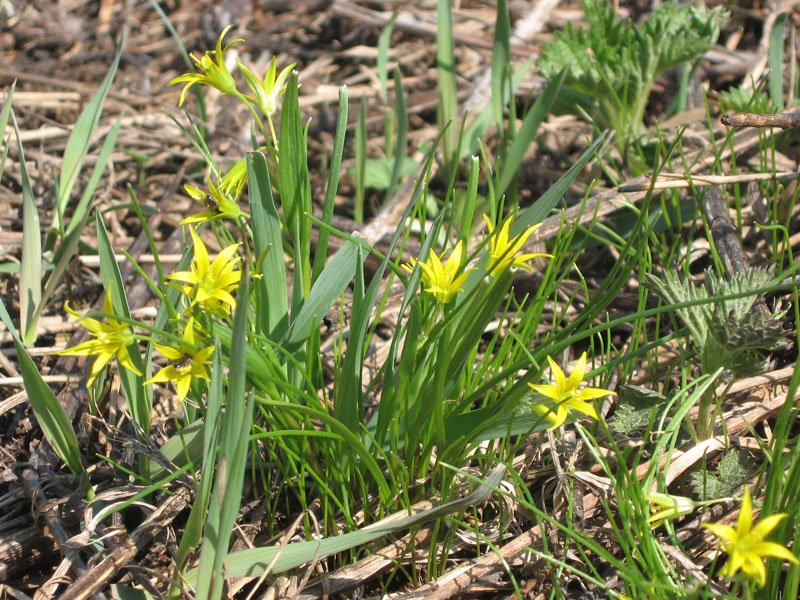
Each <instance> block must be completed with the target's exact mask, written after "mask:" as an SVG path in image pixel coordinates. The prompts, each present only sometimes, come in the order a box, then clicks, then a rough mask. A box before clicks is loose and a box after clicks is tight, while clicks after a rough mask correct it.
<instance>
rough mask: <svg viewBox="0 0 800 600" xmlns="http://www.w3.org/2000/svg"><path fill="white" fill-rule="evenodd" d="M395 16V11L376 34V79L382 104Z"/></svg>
mask: <svg viewBox="0 0 800 600" xmlns="http://www.w3.org/2000/svg"><path fill="white" fill-rule="evenodd" d="M396 18H397V12H396V11H395V12H393V13H392V16H391V18H390V19H389V21H388V22H387V23H386V25H384V26H383V29H381V34H380V36H378V59H377V68H378V81H379V82H380V84H381V87H380V93H381V99H382V100H383V103H384V104H386V99H387V97H388V95H389V85H388V81H389V67H388V65H389V46H390V45H391V43H392V29H393V28H394V21H395V19H396Z"/></svg>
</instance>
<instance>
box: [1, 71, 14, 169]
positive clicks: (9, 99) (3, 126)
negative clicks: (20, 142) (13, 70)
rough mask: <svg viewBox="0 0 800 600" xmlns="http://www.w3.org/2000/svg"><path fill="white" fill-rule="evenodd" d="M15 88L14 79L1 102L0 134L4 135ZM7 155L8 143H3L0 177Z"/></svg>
mask: <svg viewBox="0 0 800 600" xmlns="http://www.w3.org/2000/svg"><path fill="white" fill-rule="evenodd" d="M15 89H17V80H16V79H15V80H14V83H12V84H11V87H10V88H8V96H7V97H6V101H5V102H4V103H3V109H2V110H0V132H2V135H5V132H6V126H7V125H8V117H9V115H10V114H11V105H12V102H13V101H14V90H15ZM0 142H3V139H2V137H0ZM7 156H8V144H6V143H3V158H2V159H0V177H2V176H3V171H5V167H6V157H7Z"/></svg>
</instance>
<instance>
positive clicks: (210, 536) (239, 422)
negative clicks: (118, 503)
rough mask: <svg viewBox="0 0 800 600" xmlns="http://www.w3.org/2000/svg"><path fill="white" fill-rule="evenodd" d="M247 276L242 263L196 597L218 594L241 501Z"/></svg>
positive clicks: (246, 417)
mask: <svg viewBox="0 0 800 600" xmlns="http://www.w3.org/2000/svg"><path fill="white" fill-rule="evenodd" d="M249 281H250V273H249V272H248V271H247V269H246V268H245V272H244V273H243V274H242V279H241V285H240V287H239V290H238V293H237V302H236V314H235V316H234V322H233V341H232V346H231V358H230V360H231V364H232V365H237V368H235V369H231V371H230V384H229V388H228V395H227V402H226V410H225V415H224V416H223V417H222V420H221V429H222V431H221V436H222V437H221V441H222V448H221V451H220V460H219V468H218V469H217V478H216V482H215V485H214V492H213V494H212V496H211V501H210V503H209V508H208V519H207V522H206V527H205V535H204V536H203V545H202V549H201V552H200V565H199V568H198V571H199V573H200V577H199V580H198V584H197V597H198V598H207V599H208V600H218V599H219V598H221V597H222V592H223V589H224V587H225V586H224V583H225V582H224V578H225V577H226V576H229V574H228V573H227V572H225V571H224V570H223V561H224V560H225V557H226V555H227V552H228V545H229V543H230V536H231V532H232V531H233V527H234V525H235V524H236V515H237V514H238V513H239V506H240V505H241V502H242V485H243V483H244V473H245V470H246V468H247V460H246V459H247V447H248V441H249V438H250V424H251V422H252V418H253V406H254V405H255V402H254V401H253V400H252V398H251V399H250V401H249V402H247V401H246V399H245V380H246V375H245V372H246V368H245V366H246V361H247V313H248V310H249V304H250V302H249V296H250V292H249V290H250V285H249ZM206 448H208V446H207V445H206Z"/></svg>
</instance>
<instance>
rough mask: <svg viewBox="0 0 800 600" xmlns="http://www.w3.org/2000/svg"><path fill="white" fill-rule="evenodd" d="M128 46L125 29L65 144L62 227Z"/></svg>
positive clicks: (59, 205)
mask: <svg viewBox="0 0 800 600" xmlns="http://www.w3.org/2000/svg"><path fill="white" fill-rule="evenodd" d="M124 47H125V34H124V33H123V36H122V39H121V40H120V44H119V48H117V52H116V54H115V55H114V60H113V61H112V62H111V66H110V67H109V69H108V73H106V76H105V79H103V83H101V84H100V87H99V88H98V90H97V93H95V95H94V97H92V99H91V100H90V101H89V103H88V104H87V105H86V108H85V109H83V112H82V113H81V115H80V116H79V117H78V120H77V121H76V122H75V126H74V127H73V128H72V133H70V135H69V139H68V140H67V147H66V148H64V161H63V163H62V164H61V174H60V176H59V180H58V188H57V190H56V210H55V213H56V226H57V227H58V229H59V230H61V231H63V230H64V223H63V222H62V219H63V218H64V215H65V213H66V210H67V203H68V202H69V198H70V195H71V194H72V188H73V187H74V186H75V182H76V181H77V179H78V174H79V173H80V172H81V167H83V162H84V160H86V154H87V152H88V151H89V145H90V144H91V142H92V136H93V135H94V131H95V129H96V128H97V124H98V123H99V122H100V115H101V113H102V112H103V105H104V104H105V101H106V97H107V96H108V92H109V90H110V89H111V84H112V83H113V82H114V77H115V76H116V74H117V66H118V65H119V59H120V57H121V56H122V49H123V48H124Z"/></svg>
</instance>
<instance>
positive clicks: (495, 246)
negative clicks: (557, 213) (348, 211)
mask: <svg viewBox="0 0 800 600" xmlns="http://www.w3.org/2000/svg"><path fill="white" fill-rule="evenodd" d="M483 219H484V220H485V221H486V227H487V228H488V229H489V236H490V237H489V244H490V251H489V266H488V268H489V275H490V276H492V277H499V276H500V275H501V274H502V273H503V271H505V270H506V269H509V268H519V269H527V270H529V271H532V270H533V267H531V266H530V265H529V264H527V261H529V260H530V259H532V258H537V257H539V256H547V257H550V258H552V255H550V254H541V253H539V254H535V253H530V254H520V255H517V252H519V251H520V250H522V247H523V246H524V245H525V242H527V241H528V238H529V237H531V234H532V233H533V232H534V231H536V230H537V229H538V228H539V227H541V226H542V224H541V223H537V224H536V225H531V226H530V227H528V228H527V229H526V230H525V231H523V232H522V233H520V234H519V235H515V236H514V237H513V238H511V239H510V240H509V239H508V236H509V231H510V229H511V219H510V218H509V219H506V220H505V222H504V223H503V224H502V225H501V227H500V231H498V232H497V234H496V235H495V233H494V232H495V229H494V225H492V221H491V219H489V217H488V215H483Z"/></svg>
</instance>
